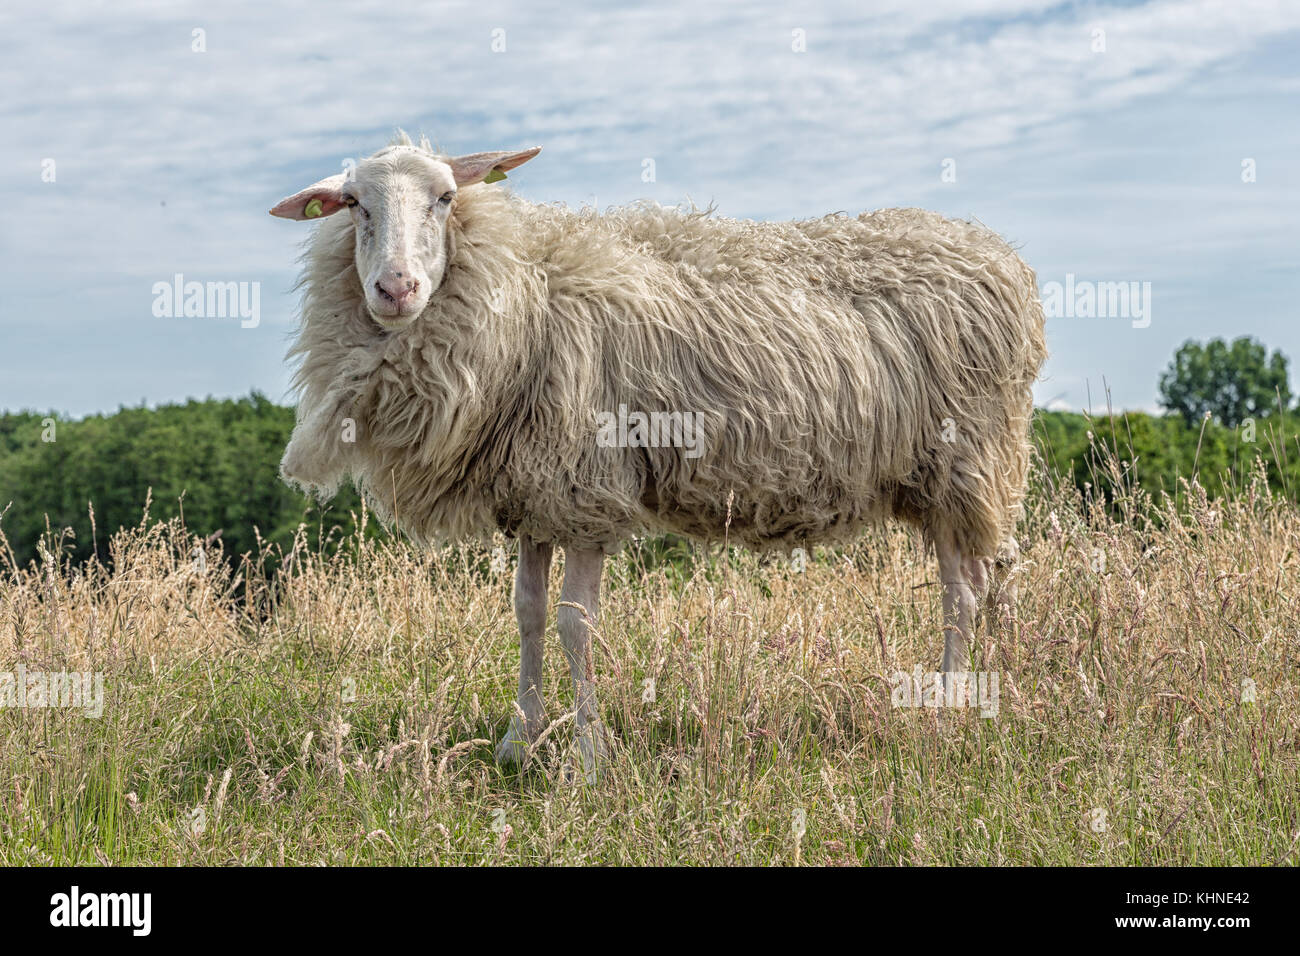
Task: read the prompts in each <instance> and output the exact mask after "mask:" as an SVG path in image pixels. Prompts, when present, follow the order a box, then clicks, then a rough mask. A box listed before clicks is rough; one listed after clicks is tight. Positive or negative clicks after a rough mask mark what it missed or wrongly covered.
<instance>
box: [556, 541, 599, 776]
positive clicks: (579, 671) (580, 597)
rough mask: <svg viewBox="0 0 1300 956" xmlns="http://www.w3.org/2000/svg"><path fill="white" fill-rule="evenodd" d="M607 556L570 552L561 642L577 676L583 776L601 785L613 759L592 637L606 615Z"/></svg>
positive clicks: (561, 613)
mask: <svg viewBox="0 0 1300 956" xmlns="http://www.w3.org/2000/svg"><path fill="white" fill-rule="evenodd" d="M604 562H605V555H604V553H603V552H602V551H599V550H596V549H579V548H565V550H564V588H563V590H562V591H561V595H560V610H559V614H558V617H559V623H560V640H561V641H562V642H563V644H564V654H565V656H566V657H567V658H568V660H569V672H570V674H571V675H572V677H573V692H574V702H573V706H574V731H575V736H576V738H577V745H578V756H579V759H580V761H581V768H580V772H581V775H582V779H583V780H584V781H585V782H586V783H595V782H596V781H597V780H598V779H599V777H600V774H601V773H602V770H603V768H602V765H603V764H605V763H606V762H608V760H609V754H610V742H609V734H608V731H606V729H605V726H604V724H602V723H601V721H600V715H599V713H598V711H597V709H596V686H595V664H594V662H593V659H592V653H591V635H592V631H593V630H594V628H595V627H596V623H597V620H598V617H599V610H600V573H601V568H602V566H603V565H604Z"/></svg>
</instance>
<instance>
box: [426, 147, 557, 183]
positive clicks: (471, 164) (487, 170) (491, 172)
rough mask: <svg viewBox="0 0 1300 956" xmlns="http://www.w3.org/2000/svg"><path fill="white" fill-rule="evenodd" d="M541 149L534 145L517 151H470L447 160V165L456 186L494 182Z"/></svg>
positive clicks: (504, 176) (503, 177)
mask: <svg viewBox="0 0 1300 956" xmlns="http://www.w3.org/2000/svg"><path fill="white" fill-rule="evenodd" d="M541 151H542V147H540V146H534V147H533V148H532V149H525V150H523V151H522V152H518V153H512V152H510V151H509V150H498V151H497V152H494V153H470V154H469V155H468V156H457V157H456V158H455V159H449V160H447V165H448V166H450V167H451V172H452V175H453V176H455V177H456V185H457V186H469V185H470V184H472V183H479V182H489V183H495V182H497V181H498V180H502V179H505V178H506V170H507V169H514V168H515V167H516V166H522V165H523V164H524V163H526V162H528V161H529V160H530V159H532V158H533V157H534V156H536V155H537V154H538V153H540V152H541Z"/></svg>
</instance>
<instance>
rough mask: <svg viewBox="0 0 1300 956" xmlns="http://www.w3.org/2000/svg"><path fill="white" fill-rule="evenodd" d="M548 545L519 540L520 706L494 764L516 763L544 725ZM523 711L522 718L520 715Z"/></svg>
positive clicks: (516, 614) (525, 539) (517, 571)
mask: <svg viewBox="0 0 1300 956" xmlns="http://www.w3.org/2000/svg"><path fill="white" fill-rule="evenodd" d="M551 552H552V548H551V546H550V545H549V544H538V543H537V542H535V541H530V540H528V539H527V538H524V537H521V538H520V539H519V568H518V570H516V572H515V619H516V620H517V621H518V623H519V707H518V709H517V710H516V711H515V713H514V715H513V716H511V718H510V729H509V730H508V731H506V735H505V738H504V739H502V741H501V743H500V744H498V745H497V752H496V756H497V763H499V764H502V765H507V764H518V763H520V762H521V761H522V760H523V757H524V753H525V752H526V751H527V750H528V745H529V744H531V743H532V742H533V741H534V740H536V739H537V735H538V734H540V733H541V732H542V726H543V725H544V724H545V722H546V704H545V701H544V700H543V698H542V657H543V654H544V652H545V650H546V589H547V578H548V576H549V574H550V571H551ZM521 712H522V717H521V716H520V714H521Z"/></svg>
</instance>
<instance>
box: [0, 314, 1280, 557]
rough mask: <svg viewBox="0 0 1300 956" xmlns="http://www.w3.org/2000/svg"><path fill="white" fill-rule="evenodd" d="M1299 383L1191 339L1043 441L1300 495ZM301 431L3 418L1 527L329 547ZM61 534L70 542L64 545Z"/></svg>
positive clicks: (1083, 476)
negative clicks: (1260, 478)
mask: <svg viewBox="0 0 1300 956" xmlns="http://www.w3.org/2000/svg"><path fill="white" fill-rule="evenodd" d="M1287 382H1288V379H1287V362H1286V358H1285V356H1283V355H1282V354H1281V353H1280V352H1274V353H1272V354H1269V353H1268V352H1267V350H1266V349H1265V348H1264V347H1263V346H1262V345H1260V344H1259V343H1257V342H1254V341H1252V340H1246V339H1239V340H1237V341H1236V342H1233V343H1226V342H1223V341H1222V340H1214V341H1212V342H1210V343H1208V344H1206V345H1200V344H1199V343H1194V342H1189V343H1186V344H1185V345H1184V346H1183V347H1182V348H1180V349H1179V351H1178V353H1176V355H1175V357H1174V359H1173V361H1172V362H1171V363H1170V366H1169V369H1168V370H1167V371H1166V373H1165V374H1164V375H1163V376H1162V377H1161V380H1160V394H1161V401H1162V404H1163V405H1164V407H1165V409H1166V411H1167V412H1168V414H1165V415H1149V414H1145V413H1140V412H1139V413H1133V412H1128V413H1123V414H1119V415H1114V416H1101V417H1096V416H1093V417H1088V416H1084V415H1081V414H1072V413H1068V412H1052V411H1044V410H1041V409H1040V410H1039V411H1038V412H1037V413H1036V414H1035V420H1034V438H1035V442H1036V444H1037V446H1038V450H1039V453H1040V455H1041V458H1042V461H1043V464H1044V466H1045V468H1046V470H1047V472H1048V473H1049V474H1056V475H1059V476H1062V477H1064V478H1065V479H1066V480H1069V481H1073V482H1074V483H1075V484H1076V485H1077V486H1078V487H1079V488H1080V490H1081V491H1083V492H1085V493H1087V494H1089V495H1094V496H1096V495H1102V496H1105V497H1107V498H1109V497H1111V496H1112V495H1113V494H1114V493H1115V492H1116V490H1117V488H1116V487H1115V485H1116V480H1117V479H1116V476H1115V474H1114V470H1113V469H1107V468H1105V467H1101V466H1100V462H1101V460H1102V459H1105V458H1110V459H1112V460H1114V461H1115V462H1117V463H1118V464H1119V467H1120V478H1119V480H1120V481H1121V482H1123V483H1129V482H1133V481H1136V482H1137V483H1138V484H1140V485H1141V486H1142V487H1143V488H1145V489H1146V490H1148V491H1150V492H1153V493H1154V492H1159V491H1161V490H1163V491H1167V492H1169V493H1170V494H1172V495H1177V494H1178V493H1179V488H1180V485H1179V480H1180V479H1187V478H1191V477H1192V476H1193V475H1196V476H1197V477H1198V478H1199V480H1200V482H1201V483H1202V485H1204V486H1205V487H1206V489H1207V490H1208V491H1209V493H1210V494H1211V495H1221V494H1224V493H1225V492H1228V491H1230V490H1231V489H1232V487H1233V486H1239V485H1240V484H1242V483H1243V482H1245V481H1246V480H1248V479H1249V476H1250V475H1251V473H1253V471H1254V470H1255V469H1256V468H1258V467H1263V468H1264V469H1265V471H1266V472H1267V475H1268V478H1269V482H1270V484H1271V485H1272V486H1273V487H1274V488H1276V489H1277V490H1279V491H1280V492H1282V493H1284V494H1287V495H1288V496H1290V497H1292V498H1295V496H1296V493H1297V491H1298V490H1300V444H1297V440H1296V435H1295V431H1294V428H1293V427H1292V426H1291V422H1292V421H1294V420H1295V413H1294V410H1293V409H1292V408H1291V394H1290V391H1289V388H1288V384H1287ZM293 422H294V411H293V409H292V408H287V407H284V406H280V405H276V404H275V403H273V402H271V401H269V400H268V399H267V398H266V397H265V396H263V395H260V394H258V393H256V392H255V393H253V394H252V395H249V396H248V397H246V398H240V399H211V398H210V399H207V400H204V401H197V400H191V401H188V402H185V403H184V404H173V405H163V406H159V407H157V408H152V409H150V408H122V409H120V410H118V411H117V412H115V413H111V414H105V415H90V416H87V417H85V418H81V419H78V420H72V421H64V420H60V419H59V418H58V417H57V416H54V415H51V414H43V413H39V412H32V411H26V412H14V413H5V414H0V511H3V512H4V514H3V517H0V531H2V532H3V533H4V536H5V538H6V539H7V541H8V544H9V547H10V548H11V549H12V556H13V558H14V559H15V560H16V561H17V562H19V563H20V564H22V565H26V564H27V563H28V562H30V561H31V560H33V559H34V558H35V557H36V556H37V553H38V551H37V549H38V543H39V542H40V541H41V539H42V537H43V536H44V535H46V534H47V532H49V533H52V534H53V537H52V538H47V540H48V541H55V542H58V544H57V546H58V547H61V548H62V549H63V550H65V551H66V552H67V553H68V554H69V556H70V557H72V558H73V559H74V560H84V559H85V558H88V557H89V556H90V555H91V554H92V553H93V554H96V555H98V557H99V558H100V560H102V561H108V560H109V553H108V541H109V538H110V537H111V535H112V534H113V533H114V532H116V531H117V530H118V529H119V528H121V527H129V526H133V525H137V524H139V523H140V522H141V519H142V516H143V511H144V507H145V502H146V499H147V498H148V499H149V500H150V505H149V517H150V519H169V518H173V517H183V518H184V520H185V524H186V526H187V527H188V528H189V530H190V531H192V532H194V533H195V534H199V535H202V536H205V537H208V536H212V537H214V540H215V539H216V537H217V536H218V533H219V540H220V541H221V545H222V549H223V550H224V552H225V553H226V554H227V555H230V556H239V555H243V554H245V553H249V552H252V553H257V552H258V550H259V542H269V543H270V544H272V545H279V546H281V547H286V548H287V547H288V545H289V544H290V542H291V541H292V539H293V536H294V534H295V533H296V532H297V529H298V528H299V527H300V525H302V524H304V523H305V524H306V525H307V526H308V527H309V528H310V529H312V531H313V533H314V534H316V535H319V536H320V537H321V538H322V539H324V540H327V539H328V538H329V535H330V533H331V530H332V529H336V528H343V529H346V530H349V531H350V530H351V529H352V527H353V523H352V515H354V514H359V513H360V507H361V503H360V500H359V498H358V497H357V494H356V492H355V491H354V490H353V489H351V488H345V489H344V490H342V491H340V493H339V495H338V496H337V497H336V498H335V499H334V500H333V501H332V502H330V503H329V504H328V505H325V506H321V505H319V504H317V503H315V502H313V501H312V500H310V499H309V498H307V497H305V496H304V495H302V494H300V493H299V492H297V491H295V490H293V489H292V488H290V487H288V486H287V485H285V484H284V483H283V482H282V481H281V480H280V478H279V463H280V457H281V455H282V454H283V452H284V447H285V445H286V443H287V442H288V440H289V434H290V432H291V431H292V430H293ZM92 508H93V515H94V519H93V525H92V518H91V509H92ZM64 528H68V529H71V534H70V535H66V536H63V537H62V539H60V538H59V532H60V531H61V529H64Z"/></svg>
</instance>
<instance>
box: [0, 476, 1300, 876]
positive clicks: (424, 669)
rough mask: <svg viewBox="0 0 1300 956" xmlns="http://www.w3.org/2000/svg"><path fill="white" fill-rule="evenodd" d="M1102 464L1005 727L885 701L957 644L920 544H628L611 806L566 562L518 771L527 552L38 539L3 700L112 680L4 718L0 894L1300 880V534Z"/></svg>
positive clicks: (1038, 531)
mask: <svg viewBox="0 0 1300 956" xmlns="http://www.w3.org/2000/svg"><path fill="white" fill-rule="evenodd" d="M1103 467H1105V468H1109V469H1110V472H1111V476H1110V477H1111V482H1110V485H1111V487H1112V488H1114V489H1115V491H1114V494H1113V495H1111V496H1110V497H1109V500H1100V499H1097V500H1094V499H1093V498H1092V497H1091V495H1090V493H1089V491H1088V490H1087V487H1085V488H1084V489H1082V490H1081V489H1080V488H1079V487H1078V486H1077V485H1076V484H1075V483H1074V482H1071V481H1057V480H1055V479H1053V478H1051V477H1049V476H1048V470H1047V469H1045V468H1043V467H1041V466H1040V468H1039V470H1038V474H1037V478H1036V481H1035V486H1034V489H1033V492H1032V494H1031V497H1030V499H1029V501H1028V504H1027V509H1026V514H1025V518H1024V521H1023V523H1022V525H1021V528H1020V531H1019V540H1020V543H1021V548H1022V554H1021V561H1020V564H1019V565H1018V566H1017V568H1016V569H1015V572H1014V573H1015V575H1016V578H1017V582H1018V587H1019V592H1020V601H1019V605H1018V607H1017V609H1016V611H1015V612H1014V614H1012V615H1008V616H1003V617H1001V618H1000V619H998V616H997V615H995V614H988V615H986V616H985V619H984V620H983V621H982V622H981V627H980V630H979V633H978V634H977V636H976V641H975V648H976V649H975V654H974V662H973V664H972V668H973V669H974V670H976V671H980V672H985V673H988V674H995V675H997V689H998V698H997V701H996V706H995V707H994V708H993V710H995V711H996V712H995V713H992V714H990V713H987V712H986V711H987V710H988V708H978V707H947V706H944V707H933V706H915V707H913V706H897V703H898V693H897V690H896V688H897V687H898V686H900V685H899V680H898V677H897V675H898V674H900V673H907V674H912V673H915V672H916V670H917V669H918V668H919V670H920V672H922V673H926V672H931V671H934V670H936V669H937V667H938V663H939V658H940V653H941V646H942V634H941V622H940V617H941V611H940V603H939V596H940V587H939V584H938V580H937V571H936V568H935V564H934V562H933V559H932V557H930V556H927V554H926V552H925V550H924V548H923V545H922V543H921V541H920V539H919V537H918V536H917V535H916V534H915V533H914V532H912V531H910V530H909V529H906V528H904V527H902V526H896V525H889V526H886V527H883V528H881V529H878V530H876V531H873V532H870V533H868V534H866V535H865V536H864V537H863V538H862V539H861V541H859V542H856V543H855V544H853V545H852V546H850V547H845V548H829V549H828V548H816V549H813V550H812V551H810V552H809V553H807V554H806V555H805V554H795V555H793V556H791V555H787V554H768V555H755V554H752V553H749V552H746V551H743V550H739V549H735V548H731V547H728V546H727V545H726V544H725V543H718V544H714V545H712V546H701V545H693V544H687V543H685V542H671V541H669V542H665V541H664V540H662V539H650V540H645V541H638V542H634V543H633V544H632V545H630V546H629V547H628V548H627V549H625V550H624V551H623V552H622V553H621V554H619V555H618V556H616V557H615V558H613V559H612V560H611V562H610V565H609V570H608V572H607V575H606V583H605V590H604V599H603V606H602V616H601V620H600V624H599V628H598V633H597V635H596V641H595V655H596V675H597V687H598V693H599V701H600V708H601V712H602V715H603V717H604V720H605V722H606V723H607V725H608V726H609V727H610V728H611V730H612V731H613V732H614V735H615V737H616V740H617V747H616V751H615V754H614V756H613V759H612V760H611V762H610V763H609V765H608V766H607V767H606V772H605V774H604V776H603V778H602V779H601V780H600V782H598V783H596V784H595V785H575V784H574V783H572V782H571V778H572V774H571V772H570V770H571V768H572V761H573V749H574V748H573V746H572V723H571V720H570V719H569V717H568V716H567V712H566V706H569V705H570V704H571V703H572V691H571V687H570V686H569V681H568V674H567V668H566V667H565V665H564V662H563V655H562V654H561V653H560V651H559V643H558V638H557V636H556V635H555V631H554V612H555V607H554V604H555V600H556V599H557V595H558V578H559V574H560V572H561V570H562V561H561V560H560V559H559V558H557V561H556V567H555V568H553V570H552V575H553V589H552V610H551V618H550V631H549V633H548V637H547V644H548V651H547V662H546V664H547V670H546V675H547V687H546V693H547V702H548V715H549V718H550V719H551V725H550V726H549V727H548V729H547V732H546V734H545V735H544V737H543V739H542V740H541V741H540V742H539V744H538V745H537V746H536V747H535V748H534V749H533V751H532V752H531V753H530V757H529V760H528V762H527V764H526V766H525V767H524V768H523V769H522V770H508V771H506V770H502V769H499V768H498V767H497V765H496V764H495V763H494V762H493V759H492V749H493V745H494V743H495V742H496V741H497V740H498V739H500V737H501V735H502V734H503V733H504V730H505V726H506V722H507V719H508V717H509V714H510V709H511V707H512V700H513V696H514V690H515V687H514V685H515V680H516V675H517V667H518V643H517V637H516V632H515V624H514V616H513V611H512V608H511V599H510V582H511V576H512V573H513V568H514V555H513V551H512V548H511V544H510V542H508V541H506V540H504V539H498V540H496V541H494V542H484V543H481V544H475V545H458V546H448V547H445V548H441V549H434V550H429V551H419V550H416V549H415V548H413V547H411V546H409V545H408V544H406V543H405V542H403V541H402V540H401V539H396V538H392V537H389V536H387V535H374V534H373V533H366V530H365V527H366V525H368V524H369V523H370V519H369V518H368V517H367V516H366V515H365V514H364V512H362V513H360V514H357V515H356V516H355V523H353V524H352V526H351V527H350V528H349V529H347V530H337V529H334V530H331V529H328V528H325V527H323V526H317V527H307V526H304V527H303V528H302V529H301V530H300V531H299V533H298V535H297V537H296V538H294V540H293V542H292V543H291V544H290V545H289V546H288V547H284V546H281V545H279V544H276V545H270V544H266V545H264V546H263V548H262V553H261V555H260V556H259V555H256V554H254V555H250V556H249V557H247V558H245V559H243V560H230V561H225V560H221V555H220V554H219V552H218V551H217V549H218V548H219V547H220V544H219V542H211V541H205V539H204V538H203V537H202V536H200V535H196V534H192V533H190V532H189V531H187V529H186V528H185V526H184V524H183V523H182V521H181V520H180V519H179V518H172V519H169V520H166V521H151V520H149V519H148V517H142V519H141V521H140V523H139V525H138V526H136V527H133V528H127V529H124V530H120V531H117V532H116V533H114V534H111V535H108V534H106V533H105V532H103V531H102V530H99V529H97V531H96V533H97V534H102V535H103V536H104V538H108V539H109V540H111V545H110V546H109V548H108V551H109V554H110V558H109V560H107V561H101V560H100V559H99V558H98V557H92V558H91V559H90V560H88V561H84V562H76V561H73V560H72V559H71V558H70V557H68V553H67V549H66V548H63V547H62V546H61V544H60V540H59V534H58V531H57V529H52V531H51V533H50V535H48V536H47V539H46V542H45V544H43V545H42V547H41V549H40V551H39V554H38V557H37V559H36V560H35V561H33V562H31V563H29V564H26V565H22V564H20V563H19V562H18V561H17V560H16V559H13V558H9V559H7V560H6V559H4V558H0V670H8V671H11V672H12V671H14V670H15V668H16V667H18V666H19V665H21V666H22V667H23V668H25V670H26V671H27V672H28V673H32V672H47V673H48V672H60V671H76V672H89V673H96V674H102V677H103V701H102V714H101V715H100V716H98V717H93V716H87V714H86V713H85V711H84V709H77V708H73V707H53V706H45V707H40V706H27V707H19V706H12V705H11V706H4V707H0V864H6V865H23V864H35V865H45V864H89V865H94V864H97V863H99V864H115V865H138V864H199V865H228V864H239V865H321V864H324V865H332V864H361V865H370V864H376V865H381V864H382V865H390V864H398V865H412V864H420V865H425V864H458V865H459V864H589V863H601V864H668V865H675V864H707V865H731V864H741V865H771V864H776V865H828V864H829V865H844V864H847V865H857V864H868V865H891V866H892V865H922V866H925V865H979V864H992V865H1019V864H1035V865H1061V864H1083V865H1093V864H1117V865H1128V864H1176V865H1204V864H1228V865H1236V864H1265V865H1271V864H1283V865H1293V864H1295V862H1296V861H1297V859H1298V858H1300V846H1298V844H1300V807H1298V804H1300V801H1298V800H1297V796H1298V794H1300V703H1298V702H1297V694H1296V674H1297V666H1298V665H1300V654H1298V653H1297V641H1296V637H1295V635H1296V633H1297V628H1298V627H1300V621H1297V617H1298V615H1300V513H1297V510H1296V506H1295V505H1294V504H1293V503H1291V502H1289V501H1287V500H1286V499H1285V497H1284V496H1282V495H1281V494H1279V493H1277V492H1275V491H1270V490H1269V487H1268V484H1267V481H1266V478H1265V476H1264V475H1263V473H1262V471H1261V472H1258V473H1256V474H1255V475H1253V476H1252V475H1248V476H1246V477H1245V479H1243V480H1239V481H1235V482H1232V483H1231V484H1232V487H1229V488H1228V489H1227V490H1226V491H1225V492H1224V494H1222V495H1221V496H1219V497H1216V498H1212V497H1210V496H1208V495H1207V494H1206V492H1205V490H1204V489H1203V488H1202V487H1201V486H1200V485H1199V484H1197V483H1196V482H1194V481H1193V482H1191V483H1190V484H1185V485H1184V486H1183V488H1182V490H1181V492H1180V494H1179V495H1178V496H1177V499H1176V500H1175V499H1174V498H1170V497H1168V496H1166V495H1165V494H1163V493H1160V494H1158V495H1153V494H1148V493H1147V492H1146V491H1144V490H1143V489H1142V488H1141V487H1138V486H1135V485H1134V484H1133V483H1131V482H1129V481H1127V480H1126V479H1125V476H1124V473H1123V470H1124V466H1123V464H1122V463H1121V462H1118V461H1116V460H1114V459H1112V460H1110V461H1109V463H1106V464H1105V465H1103ZM3 529H4V522H3V520H0V533H2V532H3ZM101 540H103V538H101ZM326 544H331V545H333V546H329V547H327V546H326ZM0 553H4V554H9V555H12V553H13V552H12V550H11V549H10V548H9V545H8V544H7V543H6V542H4V541H0Z"/></svg>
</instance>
